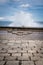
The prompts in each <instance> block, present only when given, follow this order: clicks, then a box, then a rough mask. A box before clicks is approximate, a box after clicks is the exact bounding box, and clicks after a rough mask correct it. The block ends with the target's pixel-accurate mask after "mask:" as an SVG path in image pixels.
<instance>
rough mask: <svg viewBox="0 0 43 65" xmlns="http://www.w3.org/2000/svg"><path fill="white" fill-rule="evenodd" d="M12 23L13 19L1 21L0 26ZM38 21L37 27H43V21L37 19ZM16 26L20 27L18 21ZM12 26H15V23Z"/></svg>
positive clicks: (7, 25)
mask: <svg viewBox="0 0 43 65" xmlns="http://www.w3.org/2000/svg"><path fill="white" fill-rule="evenodd" d="M11 23H12V22H11V21H0V27H3V26H5V27H9V25H10V24H11ZM36 23H37V25H38V26H37V25H36V27H42V28H43V21H36ZM24 25H25V23H24ZM15 26H17V27H18V22H17V23H16V25H15ZM31 26H32V25H31ZM11 27H14V25H12V26H11ZM32 27H34V25H33V26H32Z"/></svg>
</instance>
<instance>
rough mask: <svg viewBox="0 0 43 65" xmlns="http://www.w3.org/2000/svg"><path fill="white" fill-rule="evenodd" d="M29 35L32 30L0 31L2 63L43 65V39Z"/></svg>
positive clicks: (10, 64)
mask: <svg viewBox="0 0 43 65" xmlns="http://www.w3.org/2000/svg"><path fill="white" fill-rule="evenodd" d="M25 35H26V36H25ZM28 35H29V36H30V35H31V32H27V31H26V32H23V31H12V32H11V31H0V65H43V40H37V39H36V40H31V39H27V38H29V37H28Z"/></svg>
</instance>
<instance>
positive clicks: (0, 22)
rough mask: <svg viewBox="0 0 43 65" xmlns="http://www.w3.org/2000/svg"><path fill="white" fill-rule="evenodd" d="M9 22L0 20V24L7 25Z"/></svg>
mask: <svg viewBox="0 0 43 65" xmlns="http://www.w3.org/2000/svg"><path fill="white" fill-rule="evenodd" d="M9 24H11V22H10V21H0V26H8V25H9Z"/></svg>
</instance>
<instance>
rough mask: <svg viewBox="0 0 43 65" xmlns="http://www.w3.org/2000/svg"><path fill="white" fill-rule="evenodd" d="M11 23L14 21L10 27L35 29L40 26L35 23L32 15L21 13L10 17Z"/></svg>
mask: <svg viewBox="0 0 43 65" xmlns="http://www.w3.org/2000/svg"><path fill="white" fill-rule="evenodd" d="M8 18H9V21H13V22H12V23H11V24H10V25H9V26H26V27H35V26H38V25H37V23H35V22H34V20H33V18H32V14H31V13H27V12H23V11H21V12H19V13H16V14H15V15H14V16H11V17H8Z"/></svg>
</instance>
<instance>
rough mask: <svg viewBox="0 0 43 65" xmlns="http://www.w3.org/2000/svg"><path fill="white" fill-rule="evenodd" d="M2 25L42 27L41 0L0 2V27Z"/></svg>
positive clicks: (3, 0)
mask: <svg viewBox="0 0 43 65" xmlns="http://www.w3.org/2000/svg"><path fill="white" fill-rule="evenodd" d="M4 21H5V22H4ZM7 22H10V23H8V25H7ZM3 23H4V24H5V25H6V26H26V27H43V0H0V25H1V24H3ZM4 24H3V26H4Z"/></svg>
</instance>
